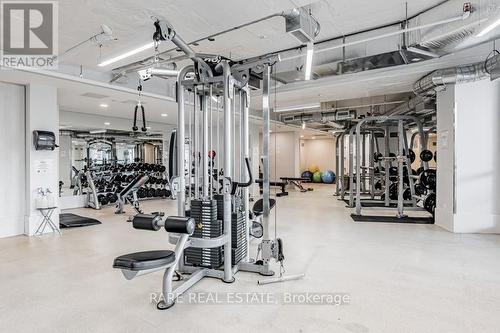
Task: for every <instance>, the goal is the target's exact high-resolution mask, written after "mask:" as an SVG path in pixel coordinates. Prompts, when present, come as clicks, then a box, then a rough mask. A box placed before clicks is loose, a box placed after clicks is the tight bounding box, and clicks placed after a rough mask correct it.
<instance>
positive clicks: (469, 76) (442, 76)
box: [413, 54, 500, 96]
mask: <svg viewBox="0 0 500 333" xmlns="http://www.w3.org/2000/svg"><path fill="white" fill-rule="evenodd" d="M495 69H496V70H498V69H500V54H497V55H495V56H493V57H491V58H489V59H487V60H486V61H481V62H478V63H475V64H470V65H465V66H459V67H453V68H445V69H439V70H437V71H434V72H432V73H430V74H428V75H426V76H424V77H423V78H421V79H420V80H418V81H417V82H415V84H414V85H413V91H414V93H415V94H416V95H421V96H424V95H428V94H434V93H435V91H439V90H442V89H444V88H445V87H446V86H447V85H450V84H459V83H465V82H473V81H477V80H481V79H484V78H487V77H490V73H491V72H492V71H493V70H495Z"/></svg>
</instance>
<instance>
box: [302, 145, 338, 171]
mask: <svg viewBox="0 0 500 333" xmlns="http://www.w3.org/2000/svg"><path fill="white" fill-rule="evenodd" d="M335 151H336V149H335V139H333V138H331V139H330V138H328V139H314V140H312V139H311V140H301V141H300V170H301V171H305V170H307V169H308V168H309V166H310V165H311V164H316V165H317V166H318V168H319V170H320V171H325V170H332V171H334V172H335Z"/></svg>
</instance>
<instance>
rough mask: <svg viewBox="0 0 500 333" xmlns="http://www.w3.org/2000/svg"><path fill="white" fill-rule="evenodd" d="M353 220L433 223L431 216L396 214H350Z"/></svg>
mask: <svg viewBox="0 0 500 333" xmlns="http://www.w3.org/2000/svg"><path fill="white" fill-rule="evenodd" d="M351 217H352V219H353V221H354V222H378V223H409V224H434V219H433V218H432V217H409V216H406V217H396V216H371V215H356V214H351Z"/></svg>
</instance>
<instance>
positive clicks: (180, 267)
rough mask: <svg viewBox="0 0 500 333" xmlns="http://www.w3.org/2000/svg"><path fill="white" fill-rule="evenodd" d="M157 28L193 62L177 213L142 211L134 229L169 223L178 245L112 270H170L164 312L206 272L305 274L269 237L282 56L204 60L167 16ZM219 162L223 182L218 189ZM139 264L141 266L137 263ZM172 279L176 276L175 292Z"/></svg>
mask: <svg viewBox="0 0 500 333" xmlns="http://www.w3.org/2000/svg"><path fill="white" fill-rule="evenodd" d="M154 26H155V29H156V31H155V33H154V35H153V39H154V41H155V44H157V43H159V42H162V41H171V42H173V43H174V44H175V45H176V46H177V47H178V48H179V49H180V50H181V51H183V52H184V53H185V54H186V55H187V57H188V58H189V59H191V60H192V62H193V64H192V65H188V66H186V67H184V68H183V69H181V70H180V72H179V73H178V76H177V83H176V95H177V96H176V97H177V104H178V111H177V122H178V123H177V129H176V144H177V149H176V150H175V149H172V151H176V154H177V156H176V164H177V167H176V168H172V169H174V170H176V171H177V172H176V173H177V174H174V175H172V176H173V178H172V182H171V183H172V188H173V192H175V194H176V198H177V215H178V216H175V217H167V218H166V219H165V221H164V222H163V221H162V220H161V218H160V217H159V216H157V215H145V214H139V215H137V216H136V217H135V218H134V221H133V226H134V228H136V229H146V230H152V231H157V230H159V229H160V228H161V227H164V229H165V230H166V231H167V232H169V242H170V243H171V244H175V252H173V251H165V250H162V251H149V252H147V253H146V254H144V253H132V254H128V255H125V256H121V257H118V258H116V259H115V263H114V267H115V268H119V269H121V270H122V272H123V274H124V276H125V277H126V278H128V279H132V278H134V277H136V276H139V275H143V274H148V273H149V272H153V271H157V270H159V269H165V272H164V276H163V290H162V295H163V299H162V300H161V301H160V302H159V303H158V304H157V308H158V309H161V310H163V309H168V308H170V307H171V306H173V305H174V303H175V300H176V299H177V297H178V296H179V295H181V294H183V293H184V292H186V291H187V290H188V289H189V288H191V287H192V286H194V285H195V284H196V283H197V282H199V281H200V280H202V279H203V278H204V277H211V278H218V279H221V280H222V281H223V282H226V283H232V282H234V280H235V279H234V275H235V274H236V273H237V272H238V271H247V272H254V273H259V274H261V275H264V276H272V275H274V274H275V273H274V272H273V271H272V270H271V267H270V264H271V261H272V259H274V260H276V261H277V262H279V263H280V265H281V269H280V274H279V277H277V278H274V279H269V280H263V281H259V284H266V283H273V282H279V281H287V280H292V279H298V278H301V277H303V276H304V275H303V274H300V275H294V276H283V260H284V255H283V242H282V240H281V239H279V238H275V239H271V238H270V235H269V215H270V210H271V207H270V204H269V203H270V195H269V135H270V134H269V133H270V132H269V124H270V101H269V84H270V78H271V75H270V74H271V67H272V66H273V65H274V64H275V63H276V62H278V61H279V57H278V56H277V55H271V56H265V57H257V58H252V59H248V60H243V61H239V62H233V61H231V60H230V59H227V58H223V57H221V56H210V57H208V56H203V57H202V56H200V55H199V54H196V53H195V52H194V51H193V50H192V49H191V48H190V47H189V45H188V44H187V43H186V42H184V40H182V38H181V37H180V36H179V35H178V34H177V33H176V32H175V30H174V29H173V27H172V26H171V25H170V24H168V23H167V22H166V21H164V20H160V19H156V20H155V22H154ZM254 70H257V71H258V73H260V71H262V83H263V100H262V102H263V119H264V128H263V137H264V140H263V141H264V147H263V152H264V156H263V165H264V181H263V190H264V191H263V195H264V198H263V238H262V241H261V243H260V244H259V246H258V253H257V257H256V258H254V259H250V255H249V250H250V243H249V238H250V228H251V222H252V221H250V209H249V186H250V185H251V184H252V183H253V177H252V172H251V169H250V162H249V109H250V82H251V81H252V79H254V81H253V83H255V77H258V76H257V75H255V73H256V72H254ZM144 73H146V75H143V74H144ZM140 75H141V77H142V79H145V80H147V78H149V77H152V76H155V75H158V76H160V77H163V76H164V73H163V72H162V70H161V69H158V68H155V67H152V68H150V69H148V70H146V72H142V74H141V73H140ZM214 101H215V103H216V105H215V107H214V105H213V102H214ZM214 112H215V113H216V122H217V123H216V125H215V126H214V117H213V113H214ZM221 113H222V121H219V118H220V114H221ZM186 118H187V119H186ZM237 118H239V121H238V122H237ZM214 131H216V137H217V142H216V144H214V143H213V139H214ZM219 133H222V138H219V135H220V134H219ZM219 139H221V140H219ZM214 148H216V156H217V159H215V154H214ZM236 148H238V150H237V149H236ZM214 163H215V164H216V168H217V170H218V171H217V172H218V174H219V175H220V177H219V178H220V179H217V182H220V186H214V183H215V181H216V180H215V178H214V177H213V170H214ZM186 171H187V172H186ZM221 212H222V214H221ZM176 230H178V232H176ZM138 261H140V267H137V268H136V267H135V266H134V265H135V263H137V262H138ZM159 262H160V264H159ZM162 262H163V264H162ZM174 276H175V277H176V279H174ZM174 281H178V283H176V286H175V289H174Z"/></svg>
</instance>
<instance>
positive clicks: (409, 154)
mask: <svg viewBox="0 0 500 333" xmlns="http://www.w3.org/2000/svg"><path fill="white" fill-rule="evenodd" d="M408 158H409V159H410V162H411V163H413V162H415V160H416V158H417V156H416V155H415V152H414V151H413V150H411V149H408Z"/></svg>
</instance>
